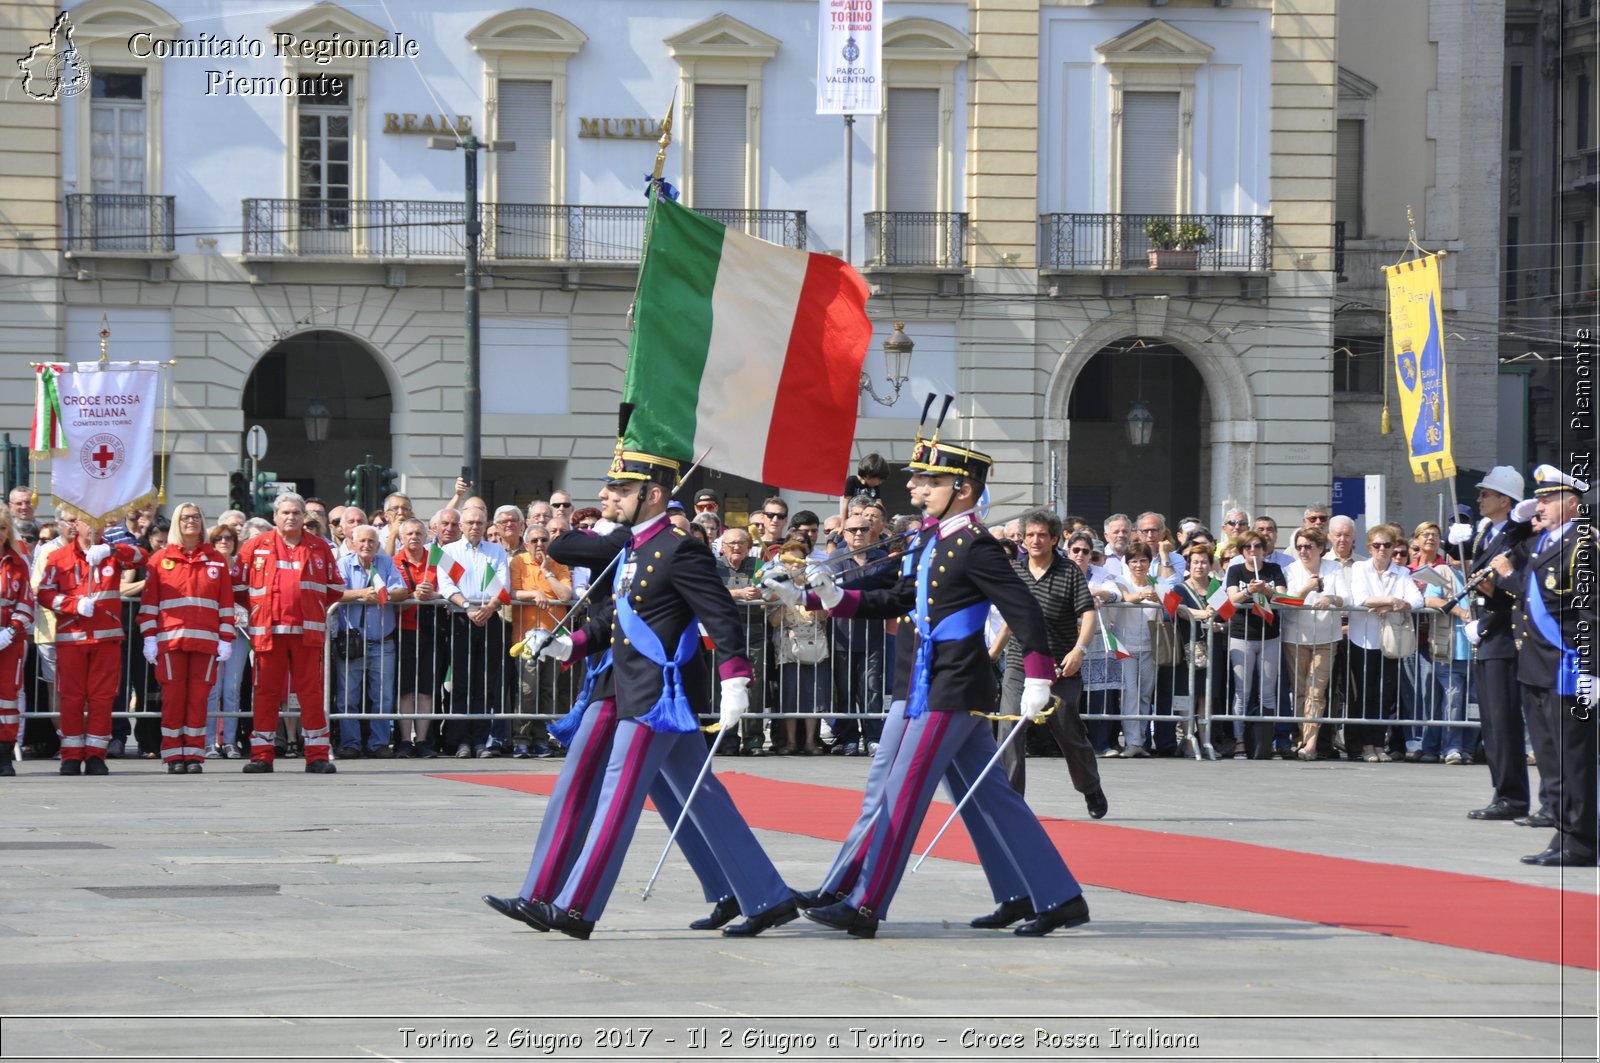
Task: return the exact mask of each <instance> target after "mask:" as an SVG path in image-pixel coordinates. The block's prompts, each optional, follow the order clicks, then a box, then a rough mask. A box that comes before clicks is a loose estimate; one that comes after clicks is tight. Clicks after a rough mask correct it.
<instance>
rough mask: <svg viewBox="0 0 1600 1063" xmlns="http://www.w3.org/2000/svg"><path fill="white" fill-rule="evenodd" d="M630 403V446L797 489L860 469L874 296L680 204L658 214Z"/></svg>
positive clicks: (820, 260)
mask: <svg viewBox="0 0 1600 1063" xmlns="http://www.w3.org/2000/svg"><path fill="white" fill-rule="evenodd" d="M651 218H652V221H651V224H650V228H649V232H648V236H647V237H646V240H645V250H644V265H643V267H642V268H641V270H640V275H639V292H638V296H637V297H636V299H635V302H634V324H633V338H632V340H631V342H630V344H629V350H628V373H627V378H626V380H625V381H624V383H623V387H622V401H623V402H625V403H632V404H633V406H634V412H633V416H632V418H631V419H630V421H629V422H628V438H627V445H628V446H629V447H630V448H631V447H633V446H635V445H636V446H638V447H639V449H642V450H646V451H649V452H651V453H656V454H661V455H664V456H669V457H687V458H693V457H695V456H698V455H699V454H701V453H702V452H704V451H707V449H708V448H709V455H708V457H707V458H706V464H707V465H710V466H712V467H714V468H716V469H719V470H721V471H722V472H725V473H731V474H733V475H735V476H743V477H746V478H747V479H751V480H756V481H759V482H761V483H766V484H772V485H774V486H777V487H787V488H790V489H793V490H797V491H815V492H821V493H825V494H833V493H835V492H837V491H838V490H839V485H840V484H841V483H843V482H844V479H845V477H846V475H847V474H848V473H849V471H850V451H851V445H852V443H853V442H854V440H855V434H856V409H857V404H858V403H859V401H860V380H861V363H862V361H863V359H864V358H865V357H866V353H867V346H868V344H869V343H870V342H871V339H872V325H871V323H870V322H869V321H868V320H867V311H866V303H867V294H868V293H867V285H866V282H865V281H863V280H862V279H861V275H860V274H858V273H857V272H856V271H855V270H853V269H851V268H850V266H849V265H848V264H847V263H845V262H843V261H841V260H839V259H837V258H833V257H831V256H829V255H818V254H809V253H807V252H804V251H794V250H791V249H789V248H785V247H780V246H778V245H777V244H770V243H767V242H766V241H763V240H757V239H756V238H755V237H752V236H748V235H746V234H745V233H742V232H739V231H737V230H734V229H730V228H728V227H726V226H724V225H723V224H721V223H720V222H716V221H712V220H711V219H710V218H707V217H704V216H703V215H700V214H696V213H694V212H693V211H691V210H689V209H688V208H686V207H681V206H679V205H678V204H677V203H674V202H672V201H671V200H668V199H660V198H657V199H656V200H655V202H654V203H653V205H652V207H651Z"/></svg>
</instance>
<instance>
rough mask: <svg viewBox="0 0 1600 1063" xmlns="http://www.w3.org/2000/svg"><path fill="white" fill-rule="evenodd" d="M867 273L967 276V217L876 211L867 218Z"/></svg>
mask: <svg viewBox="0 0 1600 1063" xmlns="http://www.w3.org/2000/svg"><path fill="white" fill-rule="evenodd" d="M865 220H866V228H867V258H866V261H865V262H864V263H863V264H862V269H863V270H864V271H868V272H872V271H878V270H894V271H905V272H950V273H958V272H959V273H964V272H966V269H967V216H966V215H965V214H948V213H942V212H939V211H908V210H895V211H874V212H873V213H870V214H867V215H866V216H865Z"/></svg>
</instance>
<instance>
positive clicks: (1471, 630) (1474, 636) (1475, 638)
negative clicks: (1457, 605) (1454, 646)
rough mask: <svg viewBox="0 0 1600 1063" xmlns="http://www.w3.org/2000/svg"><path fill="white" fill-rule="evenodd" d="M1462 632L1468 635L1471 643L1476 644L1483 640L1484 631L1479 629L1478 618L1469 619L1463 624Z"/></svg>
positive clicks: (1468, 640)
mask: <svg viewBox="0 0 1600 1063" xmlns="http://www.w3.org/2000/svg"><path fill="white" fill-rule="evenodd" d="M1461 633H1462V634H1463V635H1465V636H1467V642H1468V643H1469V644H1470V645H1473V646H1476V645H1477V644H1478V643H1480V642H1482V641H1483V631H1482V630H1481V629H1479V627H1478V622H1477V621H1476V620H1468V621H1467V622H1466V623H1465V624H1463V625H1462V626H1461Z"/></svg>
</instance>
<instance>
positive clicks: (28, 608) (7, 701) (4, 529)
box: [0, 510, 33, 775]
mask: <svg viewBox="0 0 1600 1063" xmlns="http://www.w3.org/2000/svg"><path fill="white" fill-rule="evenodd" d="M31 568H32V566H31V565H30V564H29V563H28V555H27V554H26V553H24V552H23V550H22V547H21V546H20V545H18V543H17V529H16V526H15V525H14V524H13V523H12V519H11V513H10V512H9V511H6V510H0V775H15V774H16V773H17V769H16V768H15V767H14V766H13V765H12V763H11V762H12V760H13V759H15V757H16V746H17V730H18V728H19V726H20V725H21V723H22V698H21V691H22V660H23V657H24V656H25V655H26V654H27V652H28V636H29V635H30V634H32V632H33V583H32V580H31V579H30V577H29V571H30V570H31Z"/></svg>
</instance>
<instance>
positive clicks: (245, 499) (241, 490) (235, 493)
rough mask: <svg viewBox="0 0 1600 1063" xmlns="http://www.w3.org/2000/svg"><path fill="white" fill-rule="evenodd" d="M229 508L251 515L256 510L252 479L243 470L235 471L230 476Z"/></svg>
mask: <svg viewBox="0 0 1600 1063" xmlns="http://www.w3.org/2000/svg"><path fill="white" fill-rule="evenodd" d="M228 508H229V509H237V510H238V511H239V512H240V513H249V512H250V511H251V510H252V509H253V508H254V505H253V502H252V499H251V493H250V477H249V475H248V474H247V473H246V472H245V471H244V470H243V469H235V470H233V471H232V472H230V473H229V474H228Z"/></svg>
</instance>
